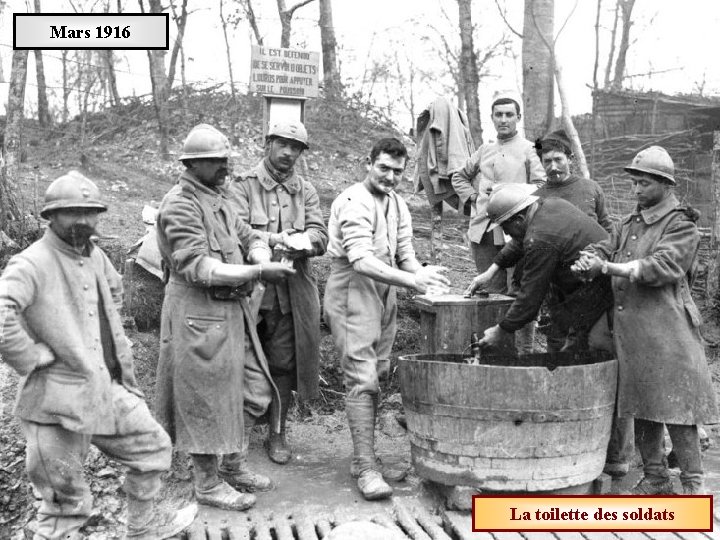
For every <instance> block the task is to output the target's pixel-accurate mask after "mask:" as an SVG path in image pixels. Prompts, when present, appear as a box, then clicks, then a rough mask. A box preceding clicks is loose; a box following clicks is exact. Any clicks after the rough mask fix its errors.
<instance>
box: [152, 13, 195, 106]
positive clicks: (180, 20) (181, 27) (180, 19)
mask: <svg viewBox="0 0 720 540" xmlns="http://www.w3.org/2000/svg"><path fill="white" fill-rule="evenodd" d="M155 3H156V4H157V7H155V6H153V4H155ZM150 6H151V11H152V12H153V13H162V7H160V2H159V1H158V0H150ZM170 7H171V8H172V10H173V19H175V23H176V24H177V30H178V33H177V37H176V38H175V43H173V47H172V52H171V53H170V67H169V68H168V75H167V87H168V92H169V91H170V88H172V85H173V81H174V80H175V66H176V64H177V58H178V53H179V52H180V48H181V47H182V42H183V37H185V26H186V24H187V18H188V12H187V0H182V4H181V5H180V15H178V14H177V13H176V12H175V4H174V3H173V2H170ZM155 9H157V10H159V11H154V10H155Z"/></svg>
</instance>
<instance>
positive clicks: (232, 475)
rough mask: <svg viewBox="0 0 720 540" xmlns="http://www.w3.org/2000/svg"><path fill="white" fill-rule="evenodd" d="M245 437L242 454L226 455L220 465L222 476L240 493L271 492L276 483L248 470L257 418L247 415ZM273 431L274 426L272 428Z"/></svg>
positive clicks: (245, 416)
mask: <svg viewBox="0 0 720 540" xmlns="http://www.w3.org/2000/svg"><path fill="white" fill-rule="evenodd" d="M243 418H244V420H245V436H244V437H243V445H242V452H234V453H232V454H225V455H224V456H223V459H222V464H221V465H220V471H219V472H220V476H221V477H222V478H223V480H225V481H226V482H227V483H228V484H230V485H231V486H232V487H233V488H235V489H237V490H238V491H246V492H255V491H270V490H272V489H274V488H275V483H274V482H273V481H272V480H271V479H270V478H268V477H267V476H265V475H262V474H258V473H255V472H252V471H251V470H250V469H249V468H248V462H247V457H248V452H249V451H250V434H251V432H252V429H253V426H254V425H255V418H254V417H252V416H250V415H249V414H247V413H245V415H244V417H243ZM270 429H272V426H271V427H270Z"/></svg>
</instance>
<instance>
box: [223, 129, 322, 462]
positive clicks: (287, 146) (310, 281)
mask: <svg viewBox="0 0 720 540" xmlns="http://www.w3.org/2000/svg"><path fill="white" fill-rule="evenodd" d="M308 148H309V146H308V135H307V130H306V129H305V126H304V125H303V124H302V123H301V122H279V123H276V124H274V125H272V126H271V127H270V129H269V130H268V133H267V136H266V138H265V149H266V155H265V158H263V160H262V161H261V162H260V163H259V164H258V165H257V166H256V167H255V168H254V169H251V170H250V171H248V172H245V173H243V174H241V175H240V176H239V177H238V178H236V179H235V181H234V182H233V183H232V185H231V190H232V191H233V193H234V195H235V200H236V201H237V210H238V213H239V214H240V218H241V219H242V220H243V221H245V222H246V223H248V224H250V226H251V227H252V228H253V229H254V230H255V232H256V233H257V234H258V235H259V237H260V238H261V239H263V240H264V241H265V242H267V244H268V245H269V246H270V247H271V248H273V251H274V253H275V258H276V259H280V258H282V257H285V258H287V259H290V260H292V264H293V267H294V268H295V270H296V271H297V273H296V274H294V275H292V276H290V277H288V279H287V280H284V281H281V282H279V283H276V284H274V285H273V284H271V285H268V287H267V289H265V293H264V295H263V298H262V303H261V305H260V312H259V316H258V326H257V330H258V335H259V336H260V341H261V342H262V346H263V350H264V351H265V355H266V356H267V359H268V365H269V366H270V373H271V374H272V377H273V381H274V382H275V386H277V389H278V393H279V395H280V404H279V406H278V407H273V408H271V412H272V413H273V414H274V413H278V414H279V417H278V418H275V417H272V418H271V419H270V420H271V423H275V422H279V423H280V433H274V432H273V430H270V432H269V434H268V438H267V440H266V441H265V446H266V448H267V453H268V456H269V457H270V459H271V460H272V461H274V462H275V463H279V464H284V463H287V462H288V461H290V459H291V457H292V452H291V450H290V447H289V446H288V443H287V439H286V430H285V424H286V419H287V413H288V408H289V407H290V400H291V398H292V391H293V390H296V391H297V393H298V396H299V397H300V398H301V399H312V398H314V397H317V395H318V380H319V367H320V294H319V292H318V288H317V282H316V280H315V277H314V276H313V275H312V271H311V267H310V257H316V256H319V255H322V254H323V253H325V248H326V247H327V238H328V237H327V228H326V227H325V223H324V222H323V217H322V212H321V210H320V199H319V197H318V195H317V192H316V191H315V188H314V187H313V185H312V184H311V183H310V182H308V181H307V180H305V179H304V178H303V177H301V176H300V175H299V174H298V173H297V172H296V170H295V163H296V161H297V160H298V158H299V157H300V156H301V154H302V153H303V151H304V150H307V149H308Z"/></svg>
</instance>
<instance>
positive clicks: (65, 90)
mask: <svg viewBox="0 0 720 540" xmlns="http://www.w3.org/2000/svg"><path fill="white" fill-rule="evenodd" d="M69 54H70V51H69V50H67V49H64V50H62V51H61V52H60V57H61V59H62V94H63V96H62V99H63V108H62V122H63V124H64V123H66V122H67V121H68V116H69V115H70V108H69V107H68V100H69V99H70V92H71V91H72V89H71V88H70V70H69V69H68V55H69Z"/></svg>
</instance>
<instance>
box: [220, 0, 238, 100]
mask: <svg viewBox="0 0 720 540" xmlns="http://www.w3.org/2000/svg"><path fill="white" fill-rule="evenodd" d="M224 3H225V2H224V0H220V23H221V24H222V30H223V36H224V37H225V53H226V54H227V64H228V73H229V75H230V94H231V95H232V98H233V102H235V101H236V96H235V79H234V78H233V70H232V58H231V57H230V41H228V33H227V21H226V20H225V14H224V13H223V4H224Z"/></svg>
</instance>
